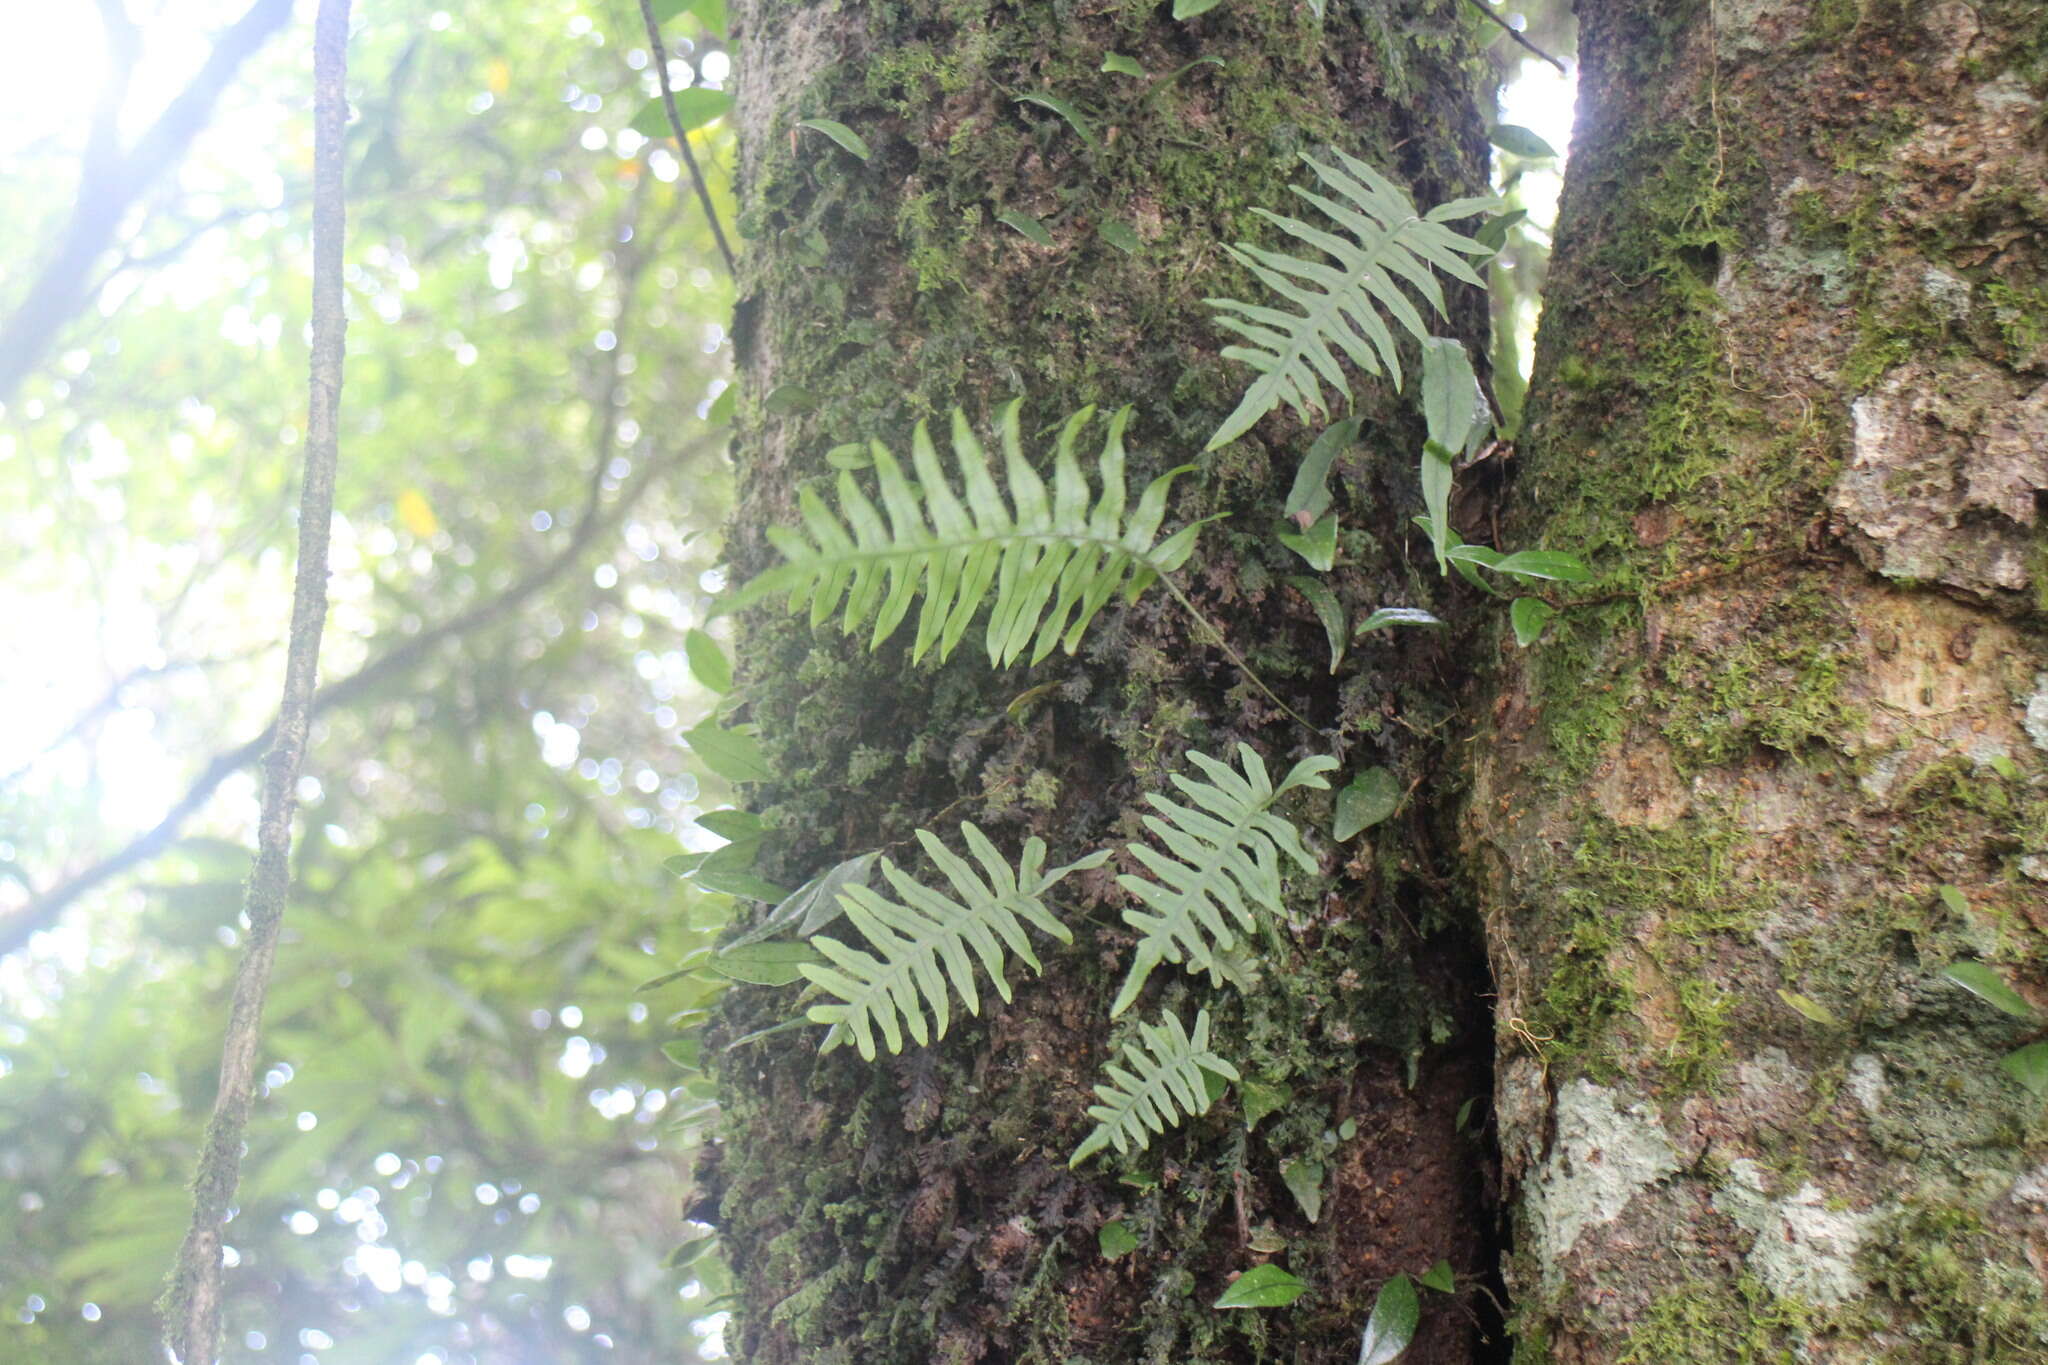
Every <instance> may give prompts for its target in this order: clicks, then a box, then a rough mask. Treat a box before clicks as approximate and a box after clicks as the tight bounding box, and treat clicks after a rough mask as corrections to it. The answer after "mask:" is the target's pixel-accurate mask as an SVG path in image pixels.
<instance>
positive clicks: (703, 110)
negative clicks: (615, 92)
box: [630, 85, 732, 141]
mask: <svg viewBox="0 0 2048 1365" xmlns="http://www.w3.org/2000/svg"><path fill="white" fill-rule="evenodd" d="M675 97H676V121H677V122H679V123H681V124H682V125H683V131H684V132H685V133H691V132H695V131H696V130H697V129H699V128H702V127H703V126H704V125H705V124H707V123H710V122H712V121H713V120H715V119H720V118H723V117H724V116H725V115H726V113H727V112H728V111H729V110H731V108H732V94H731V92H729V91H725V90H713V89H711V88H709V87H708V86H702V85H697V86H692V87H690V88H689V89H688V90H678V91H676V92H675ZM630 126H631V127H632V129H633V131H634V132H636V133H638V134H640V135H641V136H642V137H651V138H655V139H657V140H659V139H661V138H667V139H669V140H670V141H674V139H675V130H674V129H673V128H672V127H670V126H669V121H668V108H667V107H666V106H665V105H664V104H663V103H662V100H661V96H659V95H656V96H655V97H654V98H653V99H651V100H649V101H648V102H647V103H646V104H643V105H641V106H640V112H639V113H637V114H635V115H633V122H632V124H631V125H630Z"/></svg>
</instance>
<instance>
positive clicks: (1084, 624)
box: [725, 403, 1200, 666]
mask: <svg viewBox="0 0 2048 1365" xmlns="http://www.w3.org/2000/svg"><path fill="white" fill-rule="evenodd" d="M1017 406H1018V405H1017V404H1015V403H1011V404H1009V405H1007V406H1006V407H1005V408H1004V409H1003V411H1002V413H1001V415H1000V419H999V425H1000V428H1001V433H1002V446H1003V461H1004V465H1005V472H1006V475H1007V482H1008V485H1009V502H1008V503H1005V501H1004V498H1003V495H1002V493H1001V492H1000V491H999V490H998V489H997V487H996V484H995V481H994V480H993V479H991V478H990V477H989V471H988V460H987V456H986V454H985V453H984V451H983V450H982V446H981V442H980V441H979V440H977V439H976V438H975V435H974V433H973V431H972V430H970V429H969V427H968V425H967V419H966V418H965V417H964V416H963V415H962V414H961V413H960V412H959V411H958V410H957V409H956V410H955V411H954V413H953V457H954V460H955V462H956V463H957V464H958V465H959V467H960V474H961V478H962V481H963V483H964V496H963V493H961V492H956V491H955V490H954V488H953V486H952V485H951V484H950V483H949V482H948V481H947V479H946V475H945V471H944V470H943V469H941V467H940V464H939V458H938V455H937V453H936V452H935V451H934V450H933V448H932V442H931V437H930V435H929V433H928V432H927V431H926V429H925V425H924V423H922V422H920V423H918V426H917V431H916V433H915V435H914V436H913V437H912V438H911V463H912V465H913V467H914V469H915V471H916V474H917V479H918V482H919V485H920V487H919V488H917V489H913V488H912V486H911V484H910V482H909V480H907V479H906V478H905V477H904V473H903V467H902V465H900V464H899V463H898V462H897V460H896V458H895V456H893V455H891V454H890V453H889V451H888V450H887V449H886V448H884V447H883V445H882V443H881V442H879V441H876V442H874V443H873V458H874V465H875V478H876V484H877V486H878V488H879V490H880V493H881V499H882V509H886V511H887V518H886V520H885V519H884V516H883V511H882V510H879V509H877V508H876V506H875V504H874V503H873V502H871V501H869V499H868V496H867V495H866V494H865V493H863V492H862V491H861V489H860V485H859V484H858V483H857V482H856V481H855V479H854V478H853V475H852V474H851V473H850V472H847V471H842V472H841V473H840V476H839V505H840V515H834V514H833V512H832V511H831V509H829V508H828V507H827V506H826V505H825V503H824V500H823V499H821V498H820V497H818V495H817V494H816V493H814V492H813V491H812V490H810V489H809V488H799V489H798V490H797V497H798V499H799V501H800V503H801V505H802V509H803V519H804V528H805V531H806V532H808V535H806V534H804V533H800V532H798V531H795V530H792V529H790V528H788V527H771V528H770V529H769V531H768V538H769V540H770V541H771V542H772V543H773V544H774V546H775V548H776V549H777V550H779V551H781V552H782V556H783V559H784V561H785V562H784V563H783V564H781V565H778V566H777V567H775V568H773V569H770V570H769V571H768V572H766V573H764V574H762V575H761V576H760V577H758V578H756V579H754V580H753V581H752V582H751V583H749V584H747V585H746V587H744V588H742V589H741V590H740V591H739V593H738V594H736V595H735V596H734V598H733V599H732V601H731V602H729V603H727V604H726V607H725V609H726V610H734V609H737V608H739V607H743V606H745V605H747V604H748V603H749V602H752V601H755V600H757V599H759V598H762V597H767V596H770V595H772V594H776V593H785V592H786V593H788V594H789V608H790V610H791V611H797V610H800V609H801V608H802V606H803V604H804V603H805V602H808V603H809V604H810V612H811V624H813V625H817V624H819V623H821V622H822V621H824V620H825V618H826V617H828V616H830V615H831V614H832V612H833V610H834V609H835V608H837V607H839V605H840V601H841V599H842V598H844V600H845V607H844V610H843V611H842V612H841V620H842V622H843V624H844V627H845V629H846V631H847V633H848V634H851V633H852V632H854V631H855V630H857V629H859V628H860V627H861V625H862V624H863V623H865V622H867V621H868V620H869V619H870V618H872V619H873V621H874V629H873V633H872V639H871V642H870V644H871V647H873V646H879V645H880V644H881V643H882V641H884V640H886V639H888V638H889V636H890V634H891V633H893V632H894V631H895V629H896V627H897V626H899V625H901V624H902V622H903V618H904V617H905V616H906V615H907V614H908V613H909V610H910V605H911V601H912V599H913V598H916V597H918V596H919V595H920V594H921V595H922V597H923V599H924V602H923V606H922V607H921V608H920V609H919V612H918V618H917V640H916V643H915V644H913V645H912V647H911V657H912V658H914V659H915V658H921V657H923V655H924V653H925V651H926V650H928V649H930V648H931V647H932V646H933V645H937V646H938V650H939V657H940V658H942V659H943V658H945V657H946V656H947V655H948V654H950V653H952V651H953V647H954V646H955V645H957V644H958V643H959V642H960V639H961V637H962V636H963V635H965V634H966V631H967V626H968V623H969V622H971V621H972V620H973V619H974V615H975V612H976V611H977V610H978V609H979V608H980V607H981V605H982V603H983V601H984V600H987V601H989V603H990V607H989V620H988V632H987V646H988V655H989V658H990V660H991V661H993V662H994V663H995V664H997V665H998V666H1005V665H1008V664H1010V663H1013V662H1015V661H1016V660H1017V659H1018V658H1020V657H1021V656H1023V654H1024V652H1025V650H1026V649H1027V648H1028V649H1030V651H1031V660H1032V662H1034V663H1035V662H1037V661H1038V660H1039V659H1042V658H1044V657H1045V656H1046V655H1047V654H1049V653H1051V652H1052V648H1053V646H1054V645H1055V644H1063V645H1064V646H1065V648H1066V649H1067V650H1068V651H1069V652H1072V650H1073V649H1074V647H1075V646H1076V645H1077V644H1079V643H1080V640H1081V635H1082V632H1083V631H1085V630H1086V629H1087V628H1088V623H1089V622H1090V621H1092V620H1093V619H1094V618H1095V614H1096V613H1097V612H1099V611H1100V610H1102V608H1103V606H1104V605H1105V604H1107V603H1108V601H1109V599H1110V597H1111V596H1113V595H1114V594H1115V593H1116V592H1117V591H1118V590H1119V589H1121V590H1122V591H1123V593H1124V595H1125V597H1126V598H1127V599H1130V600H1135V599H1136V598H1137V596H1138V594H1139V593H1141V592H1143V591H1144V590H1145V588H1146V587H1148V586H1149V585H1150V584H1151V583H1152V581H1153V579H1154V578H1156V577H1157V576H1158V575H1160V574H1163V573H1167V572H1169V571H1171V570H1173V569H1176V568H1179V567H1180V565H1181V563H1182V561H1184V560H1185V559H1186V558H1187V557H1188V553H1189V552H1190V551H1191V550H1192V549H1193V548H1194V543H1195V533H1196V530H1197V529H1198V528H1199V526H1200V523H1199V522H1198V523H1196V524H1195V525H1192V526H1188V527H1185V528H1183V529H1182V530H1180V531H1178V532H1176V533H1175V534H1174V535H1171V536H1169V537H1167V538H1166V539H1165V540H1164V541H1160V542H1157V543H1155V541H1154V537H1155V535H1156V534H1157V532H1158V530H1159V523H1160V522H1161V521H1162V520H1163V519H1164V518H1165V515H1166V494H1167V489H1168V488H1169V487H1170V486H1171V484H1172V482H1173V479H1174V477H1175V476H1176V475H1178V474H1180V473H1182V472H1184V471H1185V470H1186V469H1188V468H1189V467H1190V466H1186V465H1183V466H1181V467H1180V468H1178V469H1174V470H1169V471H1168V472H1167V473H1165V474H1162V475H1160V476H1159V477H1158V478H1157V479H1154V480H1153V481H1152V482H1151V484H1150V485H1148V486H1147V487H1146V489H1145V492H1144V494H1143V496H1141V497H1140V498H1139V500H1138V506H1137V510H1136V511H1134V512H1132V513H1131V514H1130V515H1129V517H1128V518H1126V516H1125V511H1124V502H1125V490H1124V444H1123V433H1124V426H1125V424H1126V423H1127V422H1128V421H1129V420H1130V410H1129V409H1128V408H1126V409H1125V410H1123V411H1122V412H1119V413H1117V414H1116V415H1115V416H1114V417H1112V418H1111V419H1110V422H1109V436H1108V439H1107V441H1106V442H1105V443H1104V445H1103V447H1102V453H1101V455H1099V456H1098V457H1097V460H1096V469H1097V474H1098V477H1099V478H1100V481H1101V484H1102V490H1101V493H1100V494H1099V495H1097V496H1094V507H1093V509H1092V510H1091V509H1090V507H1089V500H1090V497H1091V491H1090V488H1089V482H1088V476H1087V475H1086V474H1084V473H1083V472H1082V470H1081V466H1080V464H1079V462H1078V461H1077V460H1076V459H1075V457H1074V442H1075V439H1076V438H1077V437H1078V436H1079V435H1080V432H1081V429H1082V428H1083V427H1084V426H1086V425H1087V423H1088V421H1089V419H1090V418H1091V417H1092V416H1093V415H1094V412H1095V409H1094V408H1092V407H1089V408H1083V409H1081V411H1079V412H1077V413H1075V414H1074V415H1073V416H1072V417H1070V418H1068V419H1067V422H1066V424H1065V426H1063V427H1062V428H1061V430H1060V435H1059V442H1058V445H1057V447H1056V449H1055V452H1054V456H1053V478H1052V489H1051V497H1050V499H1048V497H1047V490H1046V486H1045V482H1044V480H1042V479H1041V478H1040V477H1039V476H1038V474H1037V473H1036V471H1034V470H1033V469H1032V468H1031V465H1030V464H1029V462H1027V461H1026V460H1025V458H1024V447H1023V440H1022V438H1021V437H1020V436H1019V434H1018V430H1017ZM920 494H921V496H922V505H921V506H920ZM840 516H843V517H844V518H845V520H844V521H842V520H841V519H840ZM927 518H929V520H928V519H927ZM1034 641H1035V643H1034Z"/></svg>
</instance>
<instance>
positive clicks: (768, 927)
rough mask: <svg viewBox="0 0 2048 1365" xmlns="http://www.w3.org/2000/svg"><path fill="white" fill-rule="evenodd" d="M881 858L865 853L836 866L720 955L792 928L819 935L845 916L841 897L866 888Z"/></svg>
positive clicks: (728, 946) (799, 889)
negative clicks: (850, 890) (852, 888)
mask: <svg viewBox="0 0 2048 1365" xmlns="http://www.w3.org/2000/svg"><path fill="white" fill-rule="evenodd" d="M880 856H881V854H879V853H863V854H861V855H860V856H859V857H858V858H848V859H847V860H846V861H845V862H842V863H834V864H833V865H832V866H831V867H828V868H826V869H825V870H824V871H823V872H820V873H819V874H818V875H817V876H815V877H813V878H811V879H810V880H809V881H807V882H805V883H804V884H803V885H802V886H800V887H798V888H797V889H796V890H795V891H792V892H791V893H790V894H789V895H788V896H786V897H785V898H783V900H782V902H781V903H780V904H778V905H777V906H776V907H775V908H774V909H773V910H771V911H769V912H768V917H767V918H766V919H764V920H762V921H761V922H760V923H759V924H757V925H755V926H754V927H753V928H752V929H749V930H748V931H747V932H746V933H744V934H742V935H740V936H739V937H738V938H736V939H734V940H733V941H732V942H731V943H729V944H727V945H726V946H725V947H724V948H723V949H721V950H720V951H721V952H731V951H732V950H733V949H735V948H742V947H745V946H747V945H748V944H753V943H759V942H760V941H761V940H762V939H765V938H772V937H773V936H774V935H776V934H779V933H781V932H782V931H783V930H785V929H789V928H792V927H794V928H795V929H796V931H797V932H798V933H800V934H803V935H805V936H806V937H808V936H809V935H811V934H814V933H816V932H817V931H818V930H820V929H822V928H824V927H825V926H826V925H828V924H830V923H831V922H832V921H833V920H836V919H838V918H839V917H840V916H841V915H842V914H844V913H845V908H844V907H843V906H841V905H840V904H839V893H840V892H841V891H843V890H845V889H846V888H847V887H849V886H866V885H867V884H868V877H869V876H870V875H871V873H872V872H873V870H874V866H875V859H877V858H879V857H880Z"/></svg>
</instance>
